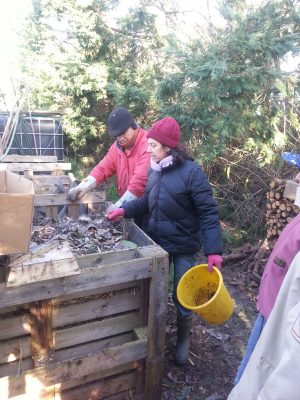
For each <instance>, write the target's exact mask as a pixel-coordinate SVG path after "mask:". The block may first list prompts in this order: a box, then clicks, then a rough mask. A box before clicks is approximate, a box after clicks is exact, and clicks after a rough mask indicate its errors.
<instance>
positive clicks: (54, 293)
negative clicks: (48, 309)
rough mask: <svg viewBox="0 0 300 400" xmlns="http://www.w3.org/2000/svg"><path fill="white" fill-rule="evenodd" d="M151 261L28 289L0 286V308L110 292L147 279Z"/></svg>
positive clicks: (102, 268) (103, 268)
mask: <svg viewBox="0 0 300 400" xmlns="http://www.w3.org/2000/svg"><path fill="white" fill-rule="evenodd" d="M152 262H153V259H151V258H146V259H136V260H131V261H130V262H129V263H128V261H125V262H122V263H120V264H119V265H114V266H112V265H111V266H100V267H99V268H93V269H87V270H85V271H84V273H81V274H78V275H73V276H68V277H65V278H58V279H55V282H54V281H53V280H52V281H43V282H41V283H40V282H36V283H32V284H29V285H23V286H18V287H12V288H6V287H5V285H4V284H1V285H0V308H2V307H6V306H12V305H17V304H22V303H30V302H33V301H38V300H45V299H50V298H54V297H58V296H62V295H63V294H66V295H68V294H72V293H78V294H80V293H81V292H84V291H88V290H95V289H97V288H99V287H101V288H102V289H104V288H106V291H108V290H109V288H110V287H112V286H113V285H117V284H119V283H124V282H130V281H134V280H137V279H145V278H150V277H151V273H152Z"/></svg>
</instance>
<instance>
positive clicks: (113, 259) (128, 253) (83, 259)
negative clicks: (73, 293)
mask: <svg viewBox="0 0 300 400" xmlns="http://www.w3.org/2000/svg"><path fill="white" fill-rule="evenodd" d="M139 257H141V255H140V256H138V252H137V250H136V249H125V250H118V251H115V250H111V251H104V252H101V253H96V254H87V255H83V256H78V257H77V262H78V265H79V266H80V268H81V269H82V270H84V269H90V268H97V267H98V266H103V265H114V264H117V263H119V262H124V261H131V260H134V259H137V258H139Z"/></svg>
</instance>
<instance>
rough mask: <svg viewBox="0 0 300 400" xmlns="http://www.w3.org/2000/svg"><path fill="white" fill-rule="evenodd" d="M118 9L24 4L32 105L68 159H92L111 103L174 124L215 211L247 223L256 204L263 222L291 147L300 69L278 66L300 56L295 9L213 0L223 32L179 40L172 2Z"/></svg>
mask: <svg viewBox="0 0 300 400" xmlns="http://www.w3.org/2000/svg"><path fill="white" fill-rule="evenodd" d="M118 4H119V2H118V1H117V0H115V1H108V0H85V1H82V0H80V1H75V0H65V1H64V2H61V1H59V0H33V5H34V8H33V13H32V15H31V16H30V18H29V19H28V21H27V26H26V31H25V32H24V37H23V41H24V46H23V48H24V57H23V65H24V74H25V75H26V77H27V80H28V81H30V82H31V87H32V90H31V96H32V98H31V104H34V106H35V108H36V109H47V110H52V111H60V112H61V113H62V114H63V121H64V129H65V133H66V138H67V150H68V155H69V156H70V157H73V158H74V157H75V158H76V159H77V160H78V159H79V158H80V157H83V156H89V157H91V160H92V161H91V164H93V162H96V161H98V160H99V159H100V158H101V156H102V155H103V154H104V153H105V151H106V150H107V148H108V145H109V144H110V143H111V142H110V139H109V137H108V135H107V133H106V120H107V117H108V115H109V113H110V111H111V110H112V108H113V107H115V106H118V105H119V106H123V107H127V108H129V109H130V110H131V111H132V113H133V114H134V116H135V118H136V119H137V121H138V122H139V123H140V125H141V126H144V127H148V126H150V125H151V124H152V123H153V122H154V121H155V120H156V119H158V118H160V117H163V116H165V115H171V116H173V117H175V118H176V119H177V120H178V121H179V123H180V125H181V128H182V134H183V141H184V142H185V143H186V144H188V145H189V147H190V149H191V150H192V152H193V154H194V156H195V157H196V159H197V161H199V162H201V163H202V164H203V165H204V168H205V170H206V172H207V174H208V175H209V178H210V181H211V182H212V184H213V187H214V190H215V196H216V197H217V198H218V199H219V202H220V206H221V207H220V209H221V212H222V213H223V214H224V215H225V217H227V218H229V219H230V218H231V217H232V215H234V218H235V220H238V221H239V223H241V224H242V225H243V226H247V224H249V220H251V216H252V218H253V207H254V212H256V213H257V219H256V225H260V224H261V226H262V225H263V224H262V222H261V221H262V212H261V211H262V210H261V207H262V198H263V197H262V196H264V193H265V191H266V188H267V181H268V179H270V178H271V177H273V176H276V175H280V174H282V173H284V171H283V169H282V168H283V167H284V166H283V164H282V162H281V161H280V154H281V152H282V151H283V150H288V151H299V150H300V149H299V127H300V123H299V111H298V110H299V107H298V106H299V71H292V72H290V73H286V72H284V71H282V70H281V68H280V64H281V61H282V60H283V59H284V58H285V57H286V56H287V55H288V54H292V55H298V56H299V54H300V52H299V48H300V46H299V44H300V5H299V2H298V1H293V0H290V1H288V0H272V1H265V2H262V4H261V5H260V6H259V7H256V8H253V7H251V6H248V5H247V2H245V1H241V0H224V1H220V3H219V10H220V13H221V15H222V16H223V18H224V27H222V28H220V27H215V26H214V25H213V24H212V23H211V21H209V22H208V23H207V25H206V26H203V24H202V25H201V24H200V23H199V26H198V28H197V29H196V28H195V30H194V31H193V35H192V38H191V37H189V38H188V39H187V37H188V36H187V35H186V36H184V35H183V32H184V30H185V27H184V26H182V22H181V20H180V18H179V13H178V10H177V9H176V3H175V2H174V1H171V0H166V1H164V3H163V6H162V3H161V2H160V1H159V0H140V1H139V3H138V5H137V6H136V7H135V8H130V9H129V10H128V13H127V15H124V16H123V17H121V18H117V17H114V18H112V15H116V14H113V13H115V10H116V7H117V6H118ZM258 177H259V178H258ZM256 192H258V195H256V194H255V193H256ZM237 208H238V210H240V211H241V214H239V213H237ZM251 210H252V212H251Z"/></svg>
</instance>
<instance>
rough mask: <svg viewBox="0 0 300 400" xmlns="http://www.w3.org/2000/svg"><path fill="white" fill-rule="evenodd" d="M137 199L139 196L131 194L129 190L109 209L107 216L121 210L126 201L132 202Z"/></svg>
mask: <svg viewBox="0 0 300 400" xmlns="http://www.w3.org/2000/svg"><path fill="white" fill-rule="evenodd" d="M135 199H137V196H136V195H134V194H133V193H131V192H130V191H129V190H126V192H125V193H124V194H123V196H122V197H121V198H120V199H119V200H118V201H117V202H116V203H114V204H112V205H111V206H109V207H108V208H107V210H106V213H105V215H108V214H109V213H110V212H112V211H113V210H116V209H117V208H120V207H121V206H122V204H123V203H125V201H132V200H135Z"/></svg>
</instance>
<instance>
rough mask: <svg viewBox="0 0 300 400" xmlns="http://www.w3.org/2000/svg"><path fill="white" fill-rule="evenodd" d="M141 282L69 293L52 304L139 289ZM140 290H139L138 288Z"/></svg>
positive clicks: (54, 300)
mask: <svg viewBox="0 0 300 400" xmlns="http://www.w3.org/2000/svg"><path fill="white" fill-rule="evenodd" d="M138 282H139V281H132V282H125V283H120V284H118V285H113V286H110V287H108V288H106V287H101V288H97V289H93V290H87V291H82V292H80V294H79V295H78V293H69V294H68V295H62V297H57V298H55V299H53V300H52V303H53V304H54V305H56V304H60V303H61V302H64V301H68V300H72V299H73V300H75V299H78V298H79V297H88V296H98V295H102V294H106V293H111V292H115V291H120V290H124V289H126V290H130V289H133V288H137V286H138ZM137 290H138V288H137ZM0 315H1V308H0Z"/></svg>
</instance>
